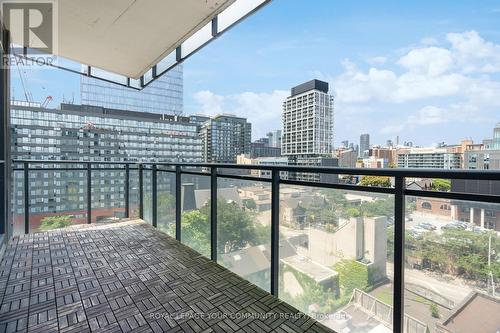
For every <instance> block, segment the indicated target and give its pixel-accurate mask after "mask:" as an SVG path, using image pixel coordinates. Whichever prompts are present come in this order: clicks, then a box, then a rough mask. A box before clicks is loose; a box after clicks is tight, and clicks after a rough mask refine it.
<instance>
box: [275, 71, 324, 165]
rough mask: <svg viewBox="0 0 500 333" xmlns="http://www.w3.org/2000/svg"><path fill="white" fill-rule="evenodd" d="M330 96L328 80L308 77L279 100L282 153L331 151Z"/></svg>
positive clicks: (306, 153)
mask: <svg viewBox="0 0 500 333" xmlns="http://www.w3.org/2000/svg"><path fill="white" fill-rule="evenodd" d="M332 142H333V96H332V95H330V94H328V83H327V82H323V81H320V80H311V81H308V82H306V83H303V84H301V85H298V86H296V87H293V88H292V89H291V95H290V96H289V97H287V99H286V100H285V102H284V103H283V137H282V143H281V148H282V149H281V150H282V154H283V155H284V156H290V157H297V158H300V157H308V156H319V155H327V154H330V153H331V152H332Z"/></svg>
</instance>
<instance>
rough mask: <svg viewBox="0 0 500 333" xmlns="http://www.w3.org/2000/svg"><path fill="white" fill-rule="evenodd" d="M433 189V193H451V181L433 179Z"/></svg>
mask: <svg viewBox="0 0 500 333" xmlns="http://www.w3.org/2000/svg"><path fill="white" fill-rule="evenodd" d="M431 189H432V190H433V191H441V192H450V190H451V180H449V179H440V178H436V179H433V180H432V185H431Z"/></svg>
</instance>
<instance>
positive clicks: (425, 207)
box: [422, 201, 432, 209]
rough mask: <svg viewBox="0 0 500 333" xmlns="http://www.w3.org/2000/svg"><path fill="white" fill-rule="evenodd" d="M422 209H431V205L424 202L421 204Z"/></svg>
mask: <svg viewBox="0 0 500 333" xmlns="http://www.w3.org/2000/svg"><path fill="white" fill-rule="evenodd" d="M422 208H423V209H432V205H431V203H430V202H427V201H424V202H422Z"/></svg>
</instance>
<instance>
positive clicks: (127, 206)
mask: <svg viewBox="0 0 500 333" xmlns="http://www.w3.org/2000/svg"><path fill="white" fill-rule="evenodd" d="M124 192H125V194H124V196H125V218H129V217H130V193H129V192H130V165H129V164H125V184H124Z"/></svg>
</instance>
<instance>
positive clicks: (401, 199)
mask: <svg viewBox="0 0 500 333" xmlns="http://www.w3.org/2000/svg"><path fill="white" fill-rule="evenodd" d="M12 161H13V163H18V164H22V168H17V167H16V168H13V169H12V170H13V171H23V172H24V225H25V233H29V223H30V200H29V199H30V183H31V182H30V177H29V173H30V172H36V171H43V170H60V171H73V170H82V171H86V172H87V175H86V177H87V222H88V223H91V216H92V200H91V199H92V173H93V172H95V171H103V170H123V171H124V172H125V179H126V181H125V183H124V192H125V193H127V196H126V198H125V207H127V212H126V216H128V209H129V202H128V201H129V198H128V193H129V186H130V185H129V177H130V170H131V169H132V168H131V167H130V166H132V165H137V167H134V168H133V169H134V170H138V178H139V216H140V218H143V217H144V216H143V215H144V188H143V187H144V182H143V174H144V172H143V171H144V170H148V172H149V171H151V173H152V182H153V186H152V196H153V197H154V200H153V204H152V206H153V207H152V211H153V219H152V220H153V225H154V226H156V224H157V216H155V215H156V214H158V209H157V204H158V203H157V198H156V196H157V195H158V193H157V192H158V188H157V184H156V183H157V182H158V179H157V175H156V173H157V172H173V173H175V198H176V200H175V205H176V209H175V232H176V239H177V240H179V241H181V196H182V194H181V193H182V192H181V184H182V178H181V176H182V174H188V175H189V174H192V175H202V176H205V177H210V179H211V181H210V183H211V185H210V186H211V187H210V188H211V209H210V211H211V213H210V214H211V218H210V229H211V231H210V234H211V236H210V237H211V240H210V243H211V258H212V260H214V261H216V260H217V179H218V178H219V177H220V178H225V177H226V178H235V179H242V180H252V181H261V182H270V183H271V260H270V261H271V267H270V288H269V289H270V291H271V293H272V294H274V295H276V296H277V295H278V291H279V276H278V274H279V258H280V257H279V251H280V250H279V218H280V215H279V214H280V209H279V208H280V195H279V193H280V185H298V186H310V187H322V188H331V189H339V190H349V191H362V192H379V193H386V194H390V195H392V196H393V197H394V278H393V307H392V311H393V312H392V323H393V329H394V332H404V331H405V320H406V318H407V316H406V315H405V313H404V294H403V293H404V280H403V277H404V251H403V249H404V247H405V228H404V226H405V202H406V196H415V197H435V198H443V199H449V200H465V201H477V202H485V203H497V204H498V203H500V196H499V195H498V194H475V193H461V192H440V191H428V190H412V189H407V188H406V182H405V180H406V178H417V177H421V178H445V179H480V180H500V170H484V171H483V170H481V171H478V170H443V169H363V168H360V169H357V168H339V167H312V166H287V165H253V164H224V163H185V162H148V161H144V162H143V161H121V162H118V161H80V160H29V159H28V160H26V159H14V160H12ZM36 164H77V165H81V166H82V167H79V168H74V167H71V166H68V167H62V166H57V167H56V166H53V167H47V168H44V167H40V166H38V167H36V166H35V165H36ZM99 165H117V166H119V167H104V166H103V167H100V166H99ZM93 166H95V167H93ZM145 166H146V167H147V168H145ZM158 166H169V167H171V168H170V169H160V168H158ZM183 167H185V168H193V167H195V168H207V169H208V170H206V171H203V170H202V171H200V170H192V169H191V170H190V169H183ZM218 169H242V170H251V169H257V170H271V171H272V173H271V178H262V177H256V176H250V175H231V174H229V173H227V174H224V173H223V172H224V171H223V170H221V171H222V173H220V172H219V170H218ZM282 171H289V172H304V173H320V174H321V173H323V174H337V175H342V174H347V175H374V176H388V177H394V184H393V187H372V186H362V185H354V184H342V183H334V182H332V183H329V182H316V181H310V180H293V179H281V177H280V174H281V172H282ZM214 190H215V192H214Z"/></svg>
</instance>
